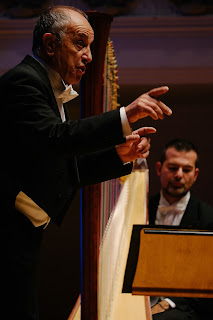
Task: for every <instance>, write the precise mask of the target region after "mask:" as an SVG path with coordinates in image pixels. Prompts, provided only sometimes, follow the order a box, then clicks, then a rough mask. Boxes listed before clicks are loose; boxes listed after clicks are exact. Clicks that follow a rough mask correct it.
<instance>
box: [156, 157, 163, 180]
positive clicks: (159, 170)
mask: <svg viewBox="0 0 213 320" xmlns="http://www.w3.org/2000/svg"><path fill="white" fill-rule="evenodd" d="M161 167H162V165H161V162H160V161H157V162H156V164H155V169H156V173H157V176H158V177H159V176H160V173H161Z"/></svg>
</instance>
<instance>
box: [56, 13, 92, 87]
mask: <svg viewBox="0 0 213 320" xmlns="http://www.w3.org/2000/svg"><path fill="white" fill-rule="evenodd" d="M93 40H94V32H93V29H92V27H91V26H90V24H89V22H88V21H87V20H86V19H85V18H84V17H83V16H82V15H81V14H80V13H78V12H75V11H73V12H72V22H71V23H69V24H68V28H67V30H66V32H65V34H64V35H63V36H62V44H58V43H57V42H55V44H56V45H55V46H54V56H53V60H52V66H53V67H54V69H55V70H56V71H57V72H58V73H59V74H60V75H61V77H62V79H63V80H64V82H65V83H66V84H74V83H77V82H79V81H80V80H81V77H82V76H83V74H84V73H85V70H86V65H87V63H89V62H91V61H92V55H91V51H90V45H91V43H92V42H93Z"/></svg>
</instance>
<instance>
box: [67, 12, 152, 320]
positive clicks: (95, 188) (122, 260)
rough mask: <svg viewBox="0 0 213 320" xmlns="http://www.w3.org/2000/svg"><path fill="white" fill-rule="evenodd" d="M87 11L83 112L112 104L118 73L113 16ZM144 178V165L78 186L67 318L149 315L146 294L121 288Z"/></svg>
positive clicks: (141, 212)
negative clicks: (76, 281) (77, 247)
mask: <svg viewBox="0 0 213 320" xmlns="http://www.w3.org/2000/svg"><path fill="white" fill-rule="evenodd" d="M88 16H89V21H90V23H91V25H92V27H93V29H94V32H95V41H94V43H93V45H92V47H91V51H92V55H93V62H92V63H90V65H89V66H88V70H87V73H86V74H85V75H84V78H83V79H82V80H81V110H82V118H84V117H88V116H92V115H95V114H99V113H103V112H105V111H107V109H106V106H107V107H108V106H110V108H116V107H117V82H116V77H117V75H116V70H115V68H114V72H111V70H110V68H111V67H112V68H113V66H112V64H116V61H115V58H114V56H113V46H112V43H111V42H110V41H109V40H108V37H109V31H110V24H111V21H112V17H111V16H110V15H108V14H104V13H98V12H89V13H88ZM103 74H105V79H106V80H104V77H103ZM112 78H113V79H112ZM111 80H112V81H111ZM109 96H110V98H109ZM147 181H148V180H147V170H146V169H145V168H144V169H142V170H140V169H139V170H137V169H135V170H133V172H132V174H131V175H129V176H127V178H126V179H125V181H124V182H123V184H122V185H121V183H120V181H118V180H117V179H115V180H111V181H107V182H104V183H101V184H96V185H92V186H87V187H85V188H84V189H83V190H82V208H81V211H82V232H81V234H82V272H81V273H82V279H81V281H82V287H81V297H79V299H78V301H77V304H76V306H75V308H74V309H73V312H72V313H71V315H70V317H69V318H68V320H71V319H74V320H79V319H82V320H107V319H108V320H110V319H112V320H115V319H123V320H125V319H132V318H133V317H134V318H135V319H138V320H139V319H140V320H148V319H151V314H150V308H149V301H148V297H146V298H145V297H143V296H134V297H133V296H132V295H131V294H122V285H123V277H124V272H125V265H126V260H127V255H128V248H129V244H130V238H131V230H132V225H133V224H134V223H136V224H145V223H146V222H147V221H146V220H147V218H146V214H145V213H146V209H147V201H146V200H147V199H146V190H147V186H148V183H147ZM118 234H119V235H118ZM110 246H112V247H113V249H114V250H112V248H111V249H110ZM109 252H110V255H111V258H110V257H108V254H109Z"/></svg>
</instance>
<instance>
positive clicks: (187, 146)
mask: <svg viewBox="0 0 213 320" xmlns="http://www.w3.org/2000/svg"><path fill="white" fill-rule="evenodd" d="M169 148H175V149H176V150H177V151H186V152H189V151H191V150H193V151H194V152H195V153H196V154H197V159H196V162H195V167H196V168H198V163H199V159H198V150H197V148H196V147H195V145H194V144H193V143H192V142H191V141H188V140H185V139H180V138H177V139H173V140H171V141H169V142H168V143H167V144H166V145H165V147H164V149H163V151H162V153H161V157H160V162H161V164H163V163H164V161H165V160H166V151H167V149H169Z"/></svg>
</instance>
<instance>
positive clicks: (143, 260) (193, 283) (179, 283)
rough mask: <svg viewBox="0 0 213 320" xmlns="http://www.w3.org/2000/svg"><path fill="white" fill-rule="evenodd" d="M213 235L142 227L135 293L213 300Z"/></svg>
mask: <svg viewBox="0 0 213 320" xmlns="http://www.w3.org/2000/svg"><path fill="white" fill-rule="evenodd" d="M212 248H213V232H211V231H201V230H180V229H179V230H176V229H171V230H168V229H158V228H156V229H155V228H151V229H150V228H143V229H142V230H141V232H140V249H139V255H138V263H137V268H136V272H135V277H134V281H133V285H132V293H133V294H135V295H148V296H179V297H197V298H213V272H212V270H213V254H212Z"/></svg>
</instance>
